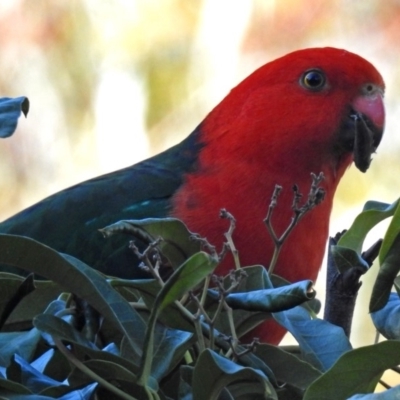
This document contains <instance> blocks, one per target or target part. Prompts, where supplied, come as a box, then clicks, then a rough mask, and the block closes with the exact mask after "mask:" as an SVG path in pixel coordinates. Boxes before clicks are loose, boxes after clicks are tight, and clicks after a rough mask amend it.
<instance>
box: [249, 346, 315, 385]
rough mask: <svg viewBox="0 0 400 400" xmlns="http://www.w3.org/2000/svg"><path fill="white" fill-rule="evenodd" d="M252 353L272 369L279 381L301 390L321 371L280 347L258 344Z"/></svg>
mask: <svg viewBox="0 0 400 400" xmlns="http://www.w3.org/2000/svg"><path fill="white" fill-rule="evenodd" d="M254 353H255V355H256V356H257V357H260V358H261V360H263V361H264V362H265V363H266V364H267V365H268V366H269V367H270V368H271V369H272V371H274V374H275V376H276V379H277V380H278V381H279V382H283V383H286V384H290V385H291V386H292V387H295V388H297V389H299V390H301V391H305V390H306V389H307V387H308V386H310V384H311V383H312V382H314V381H315V380H316V379H317V378H318V377H319V376H321V372H320V371H318V370H317V369H316V368H314V367H313V366H312V365H310V364H308V363H306V362H304V361H302V360H300V359H299V358H298V357H296V356H295V355H293V354H290V353H288V352H287V351H284V350H282V349H281V348H280V347H277V346H272V345H270V344H260V345H258V346H257V347H256V350H255V352H254Z"/></svg>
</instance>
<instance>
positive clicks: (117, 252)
mask: <svg viewBox="0 0 400 400" xmlns="http://www.w3.org/2000/svg"><path fill="white" fill-rule="evenodd" d="M384 90H385V85H384V81H383V78H382V76H381V75H380V73H379V72H378V71H377V69H376V68H375V67H374V66H373V65H372V64H371V63H370V62H368V61H367V60H365V59H364V58H362V57H361V56H359V55H357V54H354V53H352V52H349V51H346V50H343V49H337V48H332V47H325V48H307V49H302V50H297V51H294V52H291V53H289V54H287V55H284V56H282V57H280V58H277V59H275V60H274V61H271V62H269V63H267V64H265V65H263V66H261V67H260V68H258V69H257V70H255V71H254V72H253V73H252V74H251V75H249V76H248V77H247V78H245V79H244V80H243V81H242V82H241V83H239V84H238V85H237V86H236V87H234V88H233V89H232V90H231V91H230V92H229V93H228V94H227V95H226V97H225V98H224V99H223V100H222V101H221V102H220V103H219V104H218V105H217V106H216V107H215V108H214V109H213V110H212V111H211V112H210V113H209V114H208V115H207V116H206V117H205V118H204V120H203V121H202V122H201V123H200V124H199V125H198V126H197V127H196V128H195V129H194V131H193V132H192V133H191V134H190V135H189V136H188V137H186V138H185V139H184V140H183V141H182V142H180V143H179V144H177V145H175V146H173V147H171V148H169V149H167V150H165V151H164V152H161V153H160V154H158V155H155V156H153V157H151V158H148V159H146V160H144V161H141V162H139V163H137V164H135V165H133V166H129V167H127V168H124V169H121V170H118V171H115V172H111V173H108V174H106V175H102V176H100V177H96V178H94V179H90V180H88V181H85V182H83V183H79V184H77V185H75V186H72V187H70V188H67V189H65V190H62V191H60V192H58V193H56V194H54V195H51V196H50V197H47V198H46V199H44V200H42V201H40V202H38V203H37V204H34V205H32V206H31V207H29V208H27V209H25V210H23V211H21V212H19V213H18V214H16V215H15V216H12V217H10V218H9V219H7V220H5V221H3V222H2V223H1V224H0V233H8V234H17V235H23V236H27V237H30V238H33V239H35V240H38V241H40V242H42V243H44V244H46V245H48V246H50V247H52V248H54V249H56V250H58V251H60V252H64V253H68V254H70V255H73V256H75V257H77V258H79V259H81V260H82V261H84V262H85V263H87V264H88V265H90V266H92V267H94V268H96V269H98V270H100V271H101V272H103V273H105V274H107V275H113V276H118V277H121V278H134V277H141V274H142V272H141V270H140V269H139V268H133V267H132V265H133V263H134V262H137V260H136V261H135V260H134V255H133V253H132V250H131V249H129V246H128V244H127V243H126V240H125V241H124V242H122V243H121V242H120V241H119V240H117V239H113V237H111V238H109V239H107V240H105V239H104V238H103V237H102V235H101V233H100V232H99V229H101V228H104V227H105V226H108V225H110V224H112V223H115V222H117V221H119V220H126V219H136V220H137V219H144V218H161V217H176V218H179V219H181V220H182V221H183V222H184V223H185V224H186V225H187V226H188V228H189V229H190V231H192V232H196V233H198V234H200V235H201V236H202V237H205V238H207V240H208V241H209V242H210V243H211V244H213V245H215V246H222V245H223V242H224V240H225V238H224V233H225V232H226V231H227V221H226V220H223V219H219V218H218V215H219V212H220V210H221V209H226V210H228V211H229V213H231V214H232V215H233V216H234V217H235V219H236V228H235V231H234V233H233V240H234V243H235V246H236V248H237V249H238V251H239V258H240V263H241V265H243V266H247V265H249V266H250V265H264V266H268V264H269V262H270V260H271V257H272V254H273V251H274V243H273V240H272V239H271V236H270V234H269V232H268V230H267V229H266V226H265V223H264V221H263V220H264V218H265V216H266V212H267V209H268V206H269V204H270V201H271V195H272V193H273V191H274V188H275V186H276V185H280V186H281V187H282V188H283V189H282V191H281V194H280V196H279V199H278V202H277V206H276V208H275V210H274V213H273V215H272V218H271V224H272V226H273V229H274V230H275V232H276V233H277V235H278V236H279V235H280V234H282V233H283V232H284V230H285V229H286V228H287V226H288V225H289V223H290V221H291V219H292V218H293V210H292V203H293V191H292V188H293V186H294V185H296V188H297V189H298V190H299V191H300V192H301V193H308V191H309V188H310V183H311V178H310V174H312V173H314V174H319V173H323V176H324V180H323V181H322V183H321V184H320V185H321V187H322V188H323V190H324V192H325V198H324V200H323V201H322V202H321V204H319V205H318V206H317V207H315V208H314V209H313V210H311V211H310V212H308V213H307V214H306V215H305V216H304V217H303V218H302V219H301V221H300V222H299V223H298V224H297V226H295V228H294V229H293V231H292V232H291V234H290V235H289V236H288V237H287V239H286V241H285V243H284V245H283V250H282V251H281V253H280V256H279V258H278V260H277V263H276V267H275V270H274V273H276V274H277V275H279V276H281V277H283V278H284V279H286V280H288V281H290V282H296V281H300V280H304V279H310V280H312V281H315V280H316V278H317V275H318V272H319V270H320V268H321V264H322V261H323V257H324V253H325V247H326V243H327V239H328V235H329V220H330V214H331V210H332V205H333V199H334V195H335V191H336V189H337V186H338V184H339V182H340V180H341V178H342V176H343V175H344V173H345V172H346V170H347V169H348V168H349V166H350V165H351V164H352V163H353V162H354V164H355V166H356V167H357V168H358V169H359V170H360V171H361V172H366V171H367V169H368V168H369V166H370V163H371V157H372V154H373V153H375V152H376V150H377V148H378V146H379V144H380V141H381V139H382V136H383V131H384V125H385V109H384V101H383V97H384ZM117 236H118V235H117ZM233 268H234V264H233V259H232V257H230V256H229V255H228V256H226V257H225V258H224V259H223V260H222V261H221V263H220V264H219V266H218V267H217V270H216V273H217V274H219V275H224V274H226V273H227V272H228V271H229V270H231V269H233ZM254 332H255V333H256V335H257V336H258V338H259V339H260V340H262V341H267V342H269V343H279V341H280V340H281V338H282V337H283V335H284V332H285V331H284V329H283V328H281V329H279V328H277V327H273V326H270V327H267V326H266V325H265V324H261V325H259V326H258V327H257V328H256V329H255V331H254Z"/></svg>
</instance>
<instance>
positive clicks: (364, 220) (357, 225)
mask: <svg viewBox="0 0 400 400" xmlns="http://www.w3.org/2000/svg"><path fill="white" fill-rule="evenodd" d="M398 205H399V200H396V201H395V202H394V203H392V204H385V203H379V202H377V201H369V202H367V203H366V204H365V206H364V209H363V212H362V213H360V214H359V215H358V216H357V218H356V219H355V220H354V222H353V224H352V225H351V227H350V229H349V230H348V231H347V232H346V233H345V234H344V235H343V236H342V237H341V238H340V240H339V241H338V246H341V247H347V248H349V249H353V250H354V251H355V252H356V253H358V254H361V251H362V246H363V243H364V240H365V238H366V236H367V234H368V232H369V231H370V230H371V229H372V228H373V227H374V226H375V225H377V224H378V223H379V222H381V221H383V220H384V219H385V218H388V217H391V216H392V215H394V213H395V211H396V209H397V207H398Z"/></svg>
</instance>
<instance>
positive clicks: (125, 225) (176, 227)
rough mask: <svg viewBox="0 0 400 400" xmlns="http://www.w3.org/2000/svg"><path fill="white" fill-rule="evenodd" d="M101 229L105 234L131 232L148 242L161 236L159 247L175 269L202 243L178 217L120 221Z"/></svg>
mask: <svg viewBox="0 0 400 400" xmlns="http://www.w3.org/2000/svg"><path fill="white" fill-rule="evenodd" d="M100 231H101V232H102V233H103V234H104V235H105V236H111V235H114V234H116V233H125V234H130V235H133V236H138V237H139V238H144V239H145V240H146V241H148V242H153V241H154V240H155V239H156V238H158V237H161V238H162V239H163V240H162V241H161V243H160V244H159V246H158V247H159V249H160V251H161V253H162V254H163V255H164V256H165V257H167V258H168V260H169V261H170V263H171V265H172V266H173V268H174V269H175V268H176V267H178V266H179V265H181V264H182V263H184V262H185V261H186V260H187V259H188V258H189V257H191V256H192V255H194V254H196V253H198V252H199V251H200V250H201V246H200V243H199V242H198V241H195V240H193V239H192V236H193V233H192V232H190V231H189V230H188V228H187V227H186V225H185V224H184V223H183V222H182V221H180V220H179V219H176V218H147V219H141V220H125V221H119V222H117V223H115V224H112V225H109V226H107V227H105V228H103V229H101V230H100Z"/></svg>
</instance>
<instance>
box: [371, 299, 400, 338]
mask: <svg viewBox="0 0 400 400" xmlns="http://www.w3.org/2000/svg"><path fill="white" fill-rule="evenodd" d="M399 315H400V299H399V295H398V294H397V293H390V297H389V301H388V302H387V304H386V305H385V307H383V308H381V309H380V310H379V311H376V312H373V313H371V318H372V321H373V323H374V325H375V328H376V329H377V330H378V331H379V333H381V334H382V335H383V336H384V337H385V338H386V339H400V319H399Z"/></svg>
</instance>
